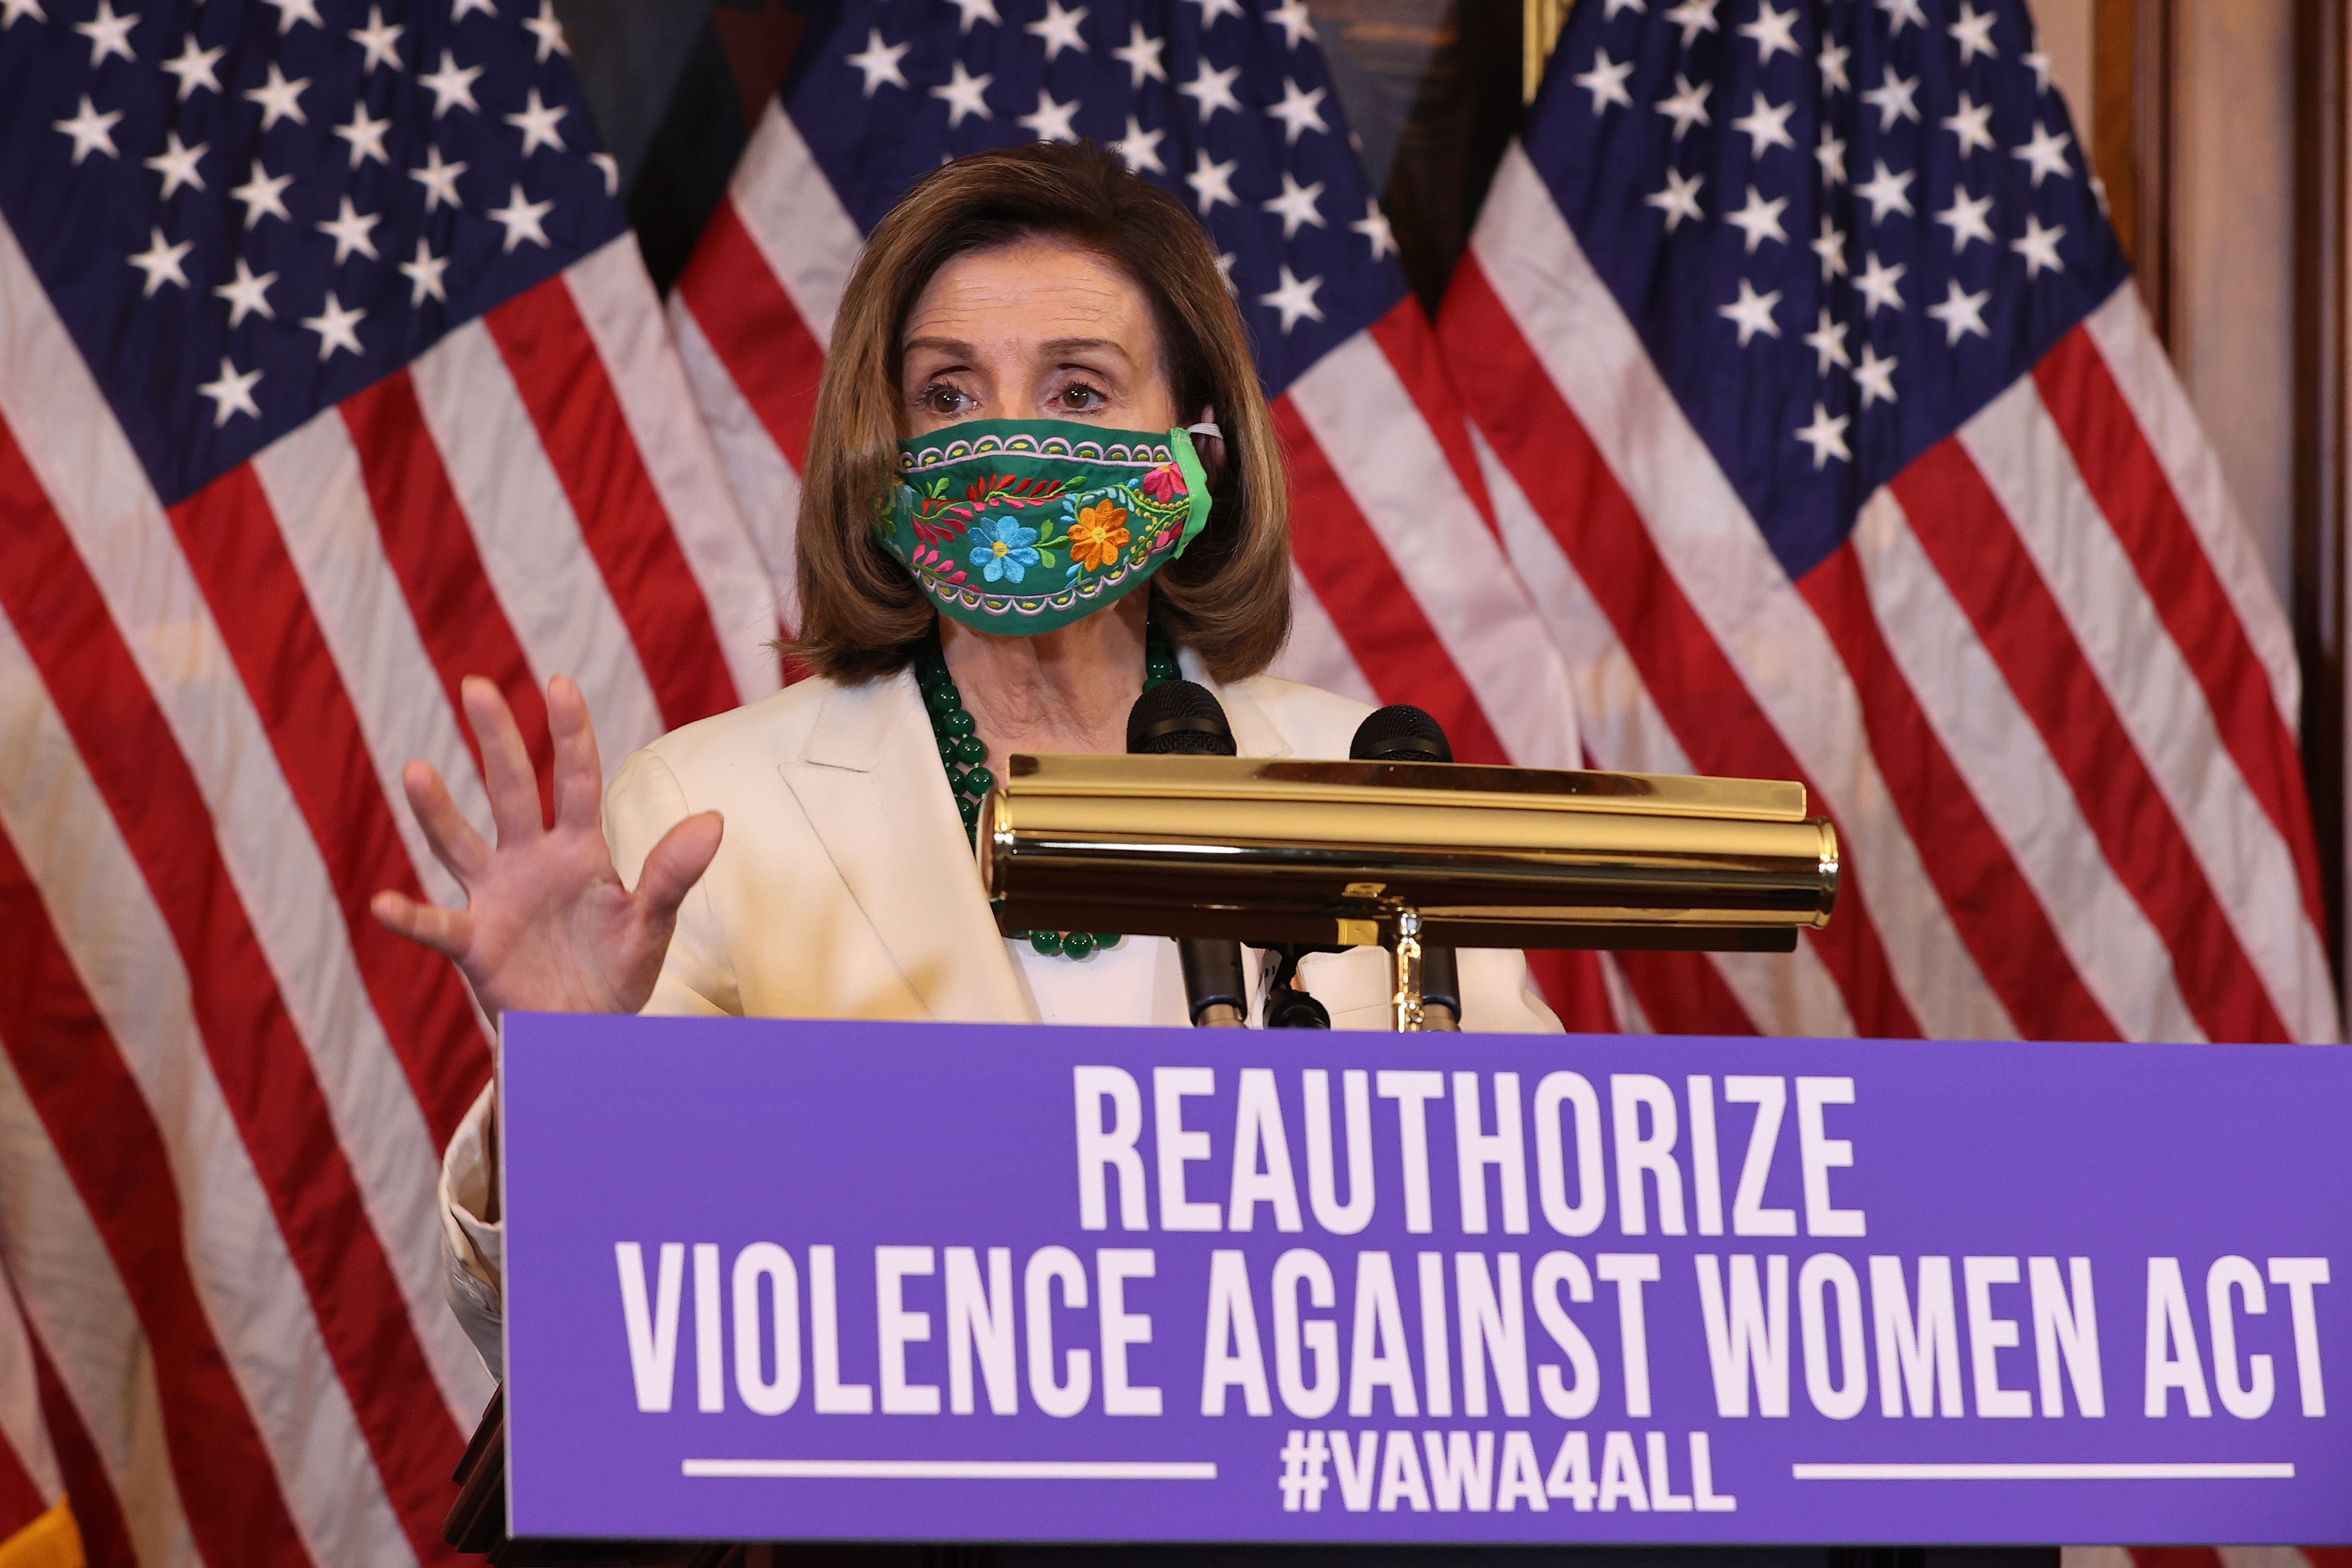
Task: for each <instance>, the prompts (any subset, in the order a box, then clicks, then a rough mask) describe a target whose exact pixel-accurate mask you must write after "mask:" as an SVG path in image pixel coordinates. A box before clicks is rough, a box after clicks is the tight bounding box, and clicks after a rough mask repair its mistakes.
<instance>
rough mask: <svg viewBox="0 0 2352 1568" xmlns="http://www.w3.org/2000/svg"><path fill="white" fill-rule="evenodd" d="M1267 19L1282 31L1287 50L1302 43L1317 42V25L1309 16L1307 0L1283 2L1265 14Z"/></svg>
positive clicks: (1284, 45)
mask: <svg viewBox="0 0 2352 1568" xmlns="http://www.w3.org/2000/svg"><path fill="white" fill-rule="evenodd" d="M1265 19H1266V20H1267V21H1269V22H1271V23H1273V24H1274V25H1275V26H1277V27H1279V28H1281V29H1282V43H1283V47H1285V48H1289V49H1295V48H1297V47H1298V46H1299V45H1300V44H1301V43H1309V44H1311V43H1313V42H1314V41H1315V37H1316V33H1315V23H1314V20H1313V18H1311V17H1310V16H1307V0H1282V4H1281V5H1276V7H1274V8H1273V9H1272V10H1270V11H1268V12H1267V13H1266V14H1265Z"/></svg>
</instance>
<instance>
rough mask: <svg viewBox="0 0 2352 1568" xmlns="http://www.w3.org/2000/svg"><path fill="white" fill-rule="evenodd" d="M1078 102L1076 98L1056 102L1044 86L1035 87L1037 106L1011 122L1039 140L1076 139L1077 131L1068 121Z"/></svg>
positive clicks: (1075, 111)
mask: <svg viewBox="0 0 2352 1568" xmlns="http://www.w3.org/2000/svg"><path fill="white" fill-rule="evenodd" d="M1080 107H1081V106H1080V104H1079V103H1078V100H1077V99H1071V100H1070V101H1069V102H1067V103H1056V102H1055V101H1054V95H1053V94H1052V93H1050V92H1047V91H1046V90H1045V89H1044V88H1042V87H1041V88H1039V89H1037V108H1036V110H1035V111H1034V113H1030V114H1024V115H1021V116H1019V117H1017V118H1016V119H1015V120H1013V124H1015V125H1018V126H1021V127H1023V128H1024V129H1026V130H1027V131H1029V132H1030V133H1031V134H1032V135H1034V136H1035V137H1036V138H1037V140H1038V141H1076V140H1077V139H1078V133H1077V131H1076V128H1075V127H1073V126H1072V124H1071V123H1070V121H1071V120H1072V119H1073V118H1074V117H1075V116H1076V114H1077V112H1078V110H1079V108H1080Z"/></svg>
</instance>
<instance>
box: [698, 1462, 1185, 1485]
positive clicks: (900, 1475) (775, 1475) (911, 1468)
mask: <svg viewBox="0 0 2352 1568" xmlns="http://www.w3.org/2000/svg"><path fill="white" fill-rule="evenodd" d="M681 1468H682V1469H683V1470H684V1471H685V1473H686V1474H687V1475H688V1477H720V1478H725V1479H750V1480H803V1481H835V1480H849V1481H855V1480H881V1481H1213V1480H1215V1479H1217V1467H1216V1465H1215V1464H1214V1463H1213V1462H1209V1461H1202V1462H1199V1463H1195V1462H1192V1461H1190V1460H1159V1459H688V1460H685V1461H684V1462H683V1464H682V1466H681Z"/></svg>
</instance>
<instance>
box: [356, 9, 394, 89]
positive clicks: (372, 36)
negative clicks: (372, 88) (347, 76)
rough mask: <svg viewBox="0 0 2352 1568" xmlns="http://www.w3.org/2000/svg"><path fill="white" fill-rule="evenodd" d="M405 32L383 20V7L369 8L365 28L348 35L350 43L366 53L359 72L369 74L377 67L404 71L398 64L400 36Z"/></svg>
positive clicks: (358, 28) (357, 29)
mask: <svg viewBox="0 0 2352 1568" xmlns="http://www.w3.org/2000/svg"><path fill="white" fill-rule="evenodd" d="M406 31H408V29H407V28H405V27H404V26H399V25H397V24H395V23H391V22H386V21H385V20H384V19H383V6H381V5H371V6H369V7H368V19H367V26H364V27H354V28H352V31H351V33H350V35H349V36H350V37H351V40H352V43H354V44H357V45H358V46H359V47H361V48H362V50H364V51H366V57H365V58H364V59H362V61H361V62H360V69H361V71H362V73H365V72H371V71H373V70H374V69H375V68H376V67H378V66H385V67H389V68H391V69H393V70H401V69H404V67H403V66H402V65H401V63H400V36H401V35H402V34H403V33H405V32H406Z"/></svg>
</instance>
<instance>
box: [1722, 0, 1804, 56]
mask: <svg viewBox="0 0 2352 1568" xmlns="http://www.w3.org/2000/svg"><path fill="white" fill-rule="evenodd" d="M1738 33H1739V36H1740V37H1743V38H1747V39H1749V40H1751V41H1753V42H1754V44H1755V45H1756V63H1757V64H1758V65H1759V66H1769V65H1770V64H1771V63H1772V57H1773V56H1774V55H1776V54H1779V53H1780V51H1781V50H1783V49H1786V50H1787V51H1788V52H1789V53H1790V54H1792V55H1802V54H1803V53H1804V51H1803V50H1802V49H1800V48H1799V47H1797V10H1796V7H1795V6H1793V5H1792V6H1790V8H1789V9H1788V10H1786V11H1776V10H1774V9H1773V8H1772V0H1759V4H1758V5H1757V7H1756V19H1755V20H1754V21H1752V22H1743V23H1741V24H1740V25H1739V27H1738Z"/></svg>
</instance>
